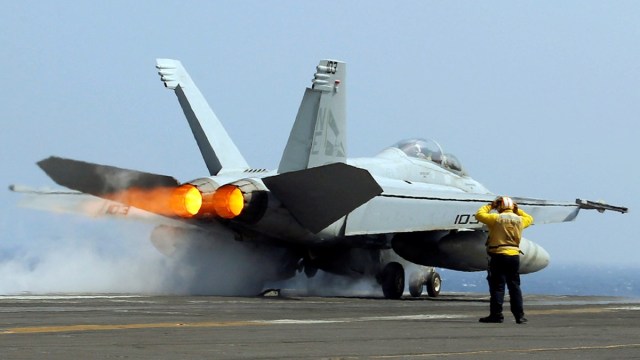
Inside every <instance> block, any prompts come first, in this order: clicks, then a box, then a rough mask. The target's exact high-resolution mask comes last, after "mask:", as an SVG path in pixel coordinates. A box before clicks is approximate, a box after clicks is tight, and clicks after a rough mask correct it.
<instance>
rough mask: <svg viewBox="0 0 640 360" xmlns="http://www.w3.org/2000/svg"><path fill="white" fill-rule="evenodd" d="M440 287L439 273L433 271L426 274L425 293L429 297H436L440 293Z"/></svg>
mask: <svg viewBox="0 0 640 360" xmlns="http://www.w3.org/2000/svg"><path fill="white" fill-rule="evenodd" d="M441 288H442V279H441V278H440V274H438V273H437V272H435V271H433V272H431V273H430V274H429V276H427V294H428V295H429V297H437V296H438V295H440V290H441Z"/></svg>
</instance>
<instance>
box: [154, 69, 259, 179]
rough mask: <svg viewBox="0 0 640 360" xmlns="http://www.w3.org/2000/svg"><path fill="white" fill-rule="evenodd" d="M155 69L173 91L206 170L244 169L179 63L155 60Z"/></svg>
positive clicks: (207, 106)
mask: <svg viewBox="0 0 640 360" xmlns="http://www.w3.org/2000/svg"><path fill="white" fill-rule="evenodd" d="M156 68H157V69H158V74H159V75H160V78H161V80H162V82H163V83H164V86H165V87H167V88H169V89H171V90H174V91H175V93H176V96H177V97H178V101H179V102H180V106H181V107H182V111H183V112H184V115H185V116H186V118H187V121H188V122H189V126H190V127H191V131H192V133H193V136H194V138H195V139H196V142H197V144H198V147H199V148H200V153H201V154H202V157H203V159H204V162H205V164H206V165H207V168H208V169H209V173H210V174H211V175H216V174H218V173H224V172H231V171H243V170H246V169H248V168H249V165H248V164H247V162H246V161H245V159H244V157H243V156H242V154H241V153H240V151H239V150H238V148H237V147H236V145H235V144H234V143H233V141H232V140H231V138H230V137H229V135H228V134H227V132H226V130H225V129H224V127H223V126H222V124H221V123H220V120H218V117H217V116H216V114H215V113H214V112H213V110H211V107H209V104H208V103H207V101H206V100H205V98H204V96H202V93H200V90H198V87H197V86H196V84H195V83H194V82H193V80H191V77H190V76H189V74H188V73H187V71H186V70H185V68H184V67H183V66H182V63H180V61H178V60H171V59H156Z"/></svg>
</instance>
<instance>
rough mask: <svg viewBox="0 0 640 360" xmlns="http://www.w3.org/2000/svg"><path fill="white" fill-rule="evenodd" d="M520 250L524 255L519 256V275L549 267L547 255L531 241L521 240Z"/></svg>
mask: <svg viewBox="0 0 640 360" xmlns="http://www.w3.org/2000/svg"><path fill="white" fill-rule="evenodd" d="M520 250H521V251H522V252H523V253H524V255H520V273H521V274H528V273H532V272H536V271H540V270H542V269H544V268H546V267H547V265H549V261H550V256H549V253H548V252H547V251H546V250H545V249H544V248H543V247H542V246H540V245H538V244H536V243H534V242H533V241H530V240H527V239H524V238H523V239H522V241H521V242H520Z"/></svg>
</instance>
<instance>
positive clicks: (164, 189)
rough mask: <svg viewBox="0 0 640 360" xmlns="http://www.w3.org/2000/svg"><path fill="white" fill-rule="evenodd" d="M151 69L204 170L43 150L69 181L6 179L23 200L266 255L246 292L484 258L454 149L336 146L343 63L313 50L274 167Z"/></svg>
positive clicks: (482, 197)
mask: <svg viewBox="0 0 640 360" xmlns="http://www.w3.org/2000/svg"><path fill="white" fill-rule="evenodd" d="M156 67H157V69H158V70H159V74H160V77H161V80H162V82H163V83H164V86H165V87H167V88H168V89H171V90H173V91H174V92H175V94H176V96H177V97H178V100H179V102H180V105H181V107H182V110H183V111H184V114H185V116H186V118H187V121H188V123H189V126H190V127H191V130H192V132H193V135H194V137H195V140H196V142H197V144H198V147H199V148H200V152H201V153H202V157H203V159H204V162H205V164H206V166H207V168H208V170H209V175H208V176H205V177H202V178H199V179H195V180H192V181H188V182H179V181H177V180H176V179H175V178H173V177H171V176H165V175H157V174H151V173H146V172H140V171H135V170H126V169H121V168H117V167H113V166H106V165H98V164H92V163H87V162H83V161H77V160H70V159H63V158H59V157H50V158H47V159H45V160H42V161H40V162H39V163H38V165H39V166H40V167H41V168H42V169H43V170H44V171H45V172H46V173H47V174H48V175H49V176H50V177H51V178H52V179H53V180H54V181H55V182H56V183H58V184H59V185H62V186H64V187H67V188H69V189H72V190H73V191H72V192H68V191H63V192H46V191H34V190H30V189H25V188H20V187H15V186H14V187H13V190H14V191H22V192H32V193H33V194H35V195H38V196H37V197H39V198H41V199H40V200H39V201H35V202H32V204H31V205H32V206H34V207H42V208H46V209H48V210H68V211H73V212H80V213H84V214H90V215H92V216H100V215H105V216H116V217H118V216H119V217H127V218H135V219H141V220H149V221H152V222H155V223H157V224H158V226H157V227H156V229H155V230H154V231H153V233H152V235H151V240H152V242H153V244H154V245H155V246H156V247H157V248H158V249H159V250H161V251H162V252H163V253H165V254H167V255H171V254H173V253H175V252H176V251H180V249H181V247H183V246H185V245H184V243H185V240H184V239H185V238H188V237H189V234H193V233H198V234H200V235H203V236H204V238H205V239H210V240H211V241H226V242H238V243H239V244H242V246H247V247H253V248H256V249H258V250H260V251H263V252H264V253H265V254H270V255H269V256H272V257H273V256H276V257H277V261H276V263H277V264H278V265H277V269H273V271H272V272H269V274H268V275H267V274H255V277H254V278H252V279H247V281H248V282H249V281H252V282H254V283H255V284H256V286H255V291H256V293H257V292H259V291H260V290H261V287H262V285H263V283H264V282H265V281H268V280H274V279H284V278H288V277H291V276H293V275H295V273H296V271H304V273H305V274H306V275H307V276H314V275H315V274H316V272H317V270H318V269H320V270H323V271H326V272H329V273H333V274H339V275H344V276H349V277H355V278H360V277H372V278H375V279H377V281H378V283H379V284H380V285H381V287H382V290H383V293H384V296H385V297H387V298H392V299H395V298H399V297H401V296H402V295H403V291H404V288H405V270H406V269H409V268H410V269H412V270H411V273H410V274H409V291H410V293H411V295H412V296H420V295H421V294H422V292H423V289H424V288H425V286H426V288H427V291H428V294H429V295H430V296H436V295H437V294H438V293H439V291H440V286H441V282H440V276H439V275H438V274H437V273H436V272H435V270H434V268H435V267H441V268H447V269H453V270H459V271H481V270H485V269H486V268H487V256H486V252H485V247H484V243H485V240H486V237H487V234H486V229H485V228H483V225H482V224H480V223H478V221H477V220H476V219H475V218H474V214H475V211H476V210H477V209H478V208H479V207H480V206H481V205H483V204H486V203H488V202H491V201H492V200H494V199H495V198H496V195H495V194H493V193H491V192H490V191H489V190H487V188H485V187H484V186H483V185H482V184H480V183H479V182H477V181H476V180H474V179H472V178H471V177H469V176H468V174H467V173H466V172H465V170H464V168H463V167H462V165H461V163H460V161H459V160H458V159H457V158H456V157H455V156H454V155H453V154H451V153H447V152H445V151H444V150H443V149H442V147H441V146H440V145H439V144H438V143H437V142H435V141H433V140H426V139H417V138H416V139H408V140H403V141H399V142H397V143H396V144H394V145H392V146H390V147H388V148H386V149H384V150H383V151H382V152H380V153H379V154H378V155H376V156H374V157H369V158H347V146H346V145H347V144H346V135H345V129H346V116H345V106H346V90H347V79H346V65H345V63H343V62H340V61H335V60H322V61H320V63H319V65H318V66H317V67H316V72H315V74H314V77H313V80H312V85H311V87H309V88H307V89H306V90H305V93H304V96H303V98H302V103H301V105H300V108H299V110H298V114H297V117H296V119H295V123H294V125H293V128H292V130H291V134H290V136H289V140H288V142H287V145H286V148H285V150H284V153H283V155H282V159H281V161H280V165H279V167H278V169H277V170H265V169H260V168H253V167H250V166H249V165H248V164H247V162H246V161H245V159H244V157H243V156H242V155H241V153H240V151H239V150H238V148H237V147H236V146H235V144H234V143H233V141H232V140H231V138H230V137H229V136H228V134H227V132H226V131H225V129H224V128H223V126H222V124H221V123H220V121H219V120H218V118H217V117H216V115H215V114H214V112H213V111H212V110H211V108H210V107H209V105H208V104H207V101H206V100H205V98H204V97H203V95H202V94H201V93H200V91H199V90H198V88H197V87H196V85H195V84H194V82H193V81H192V80H191V78H190V76H189V75H188V73H187V71H186V70H185V68H184V67H183V66H182V64H181V63H180V62H179V61H177V60H169V59H158V60H157V65H156ZM46 198H49V199H54V200H51V201H47V200H42V199H46ZM513 199H514V200H515V201H517V202H518V204H519V206H520V207H521V208H522V209H524V210H525V211H527V212H528V213H529V214H531V215H532V216H533V217H534V219H535V224H537V225H540V224H546V223H554V222H564V221H571V220H573V219H574V218H575V217H576V216H577V214H578V212H579V211H580V209H596V210H598V211H601V212H602V211H604V210H613V211H618V212H622V213H624V212H626V211H627V209H626V208H624V207H618V206H611V205H607V204H604V203H597V202H591V201H585V200H580V199H578V200H576V201H575V202H561V201H548V200H537V199H530V198H522V197H513ZM205 241H207V240H205ZM521 250H522V253H523V254H522V255H521V263H520V264H521V265H520V272H521V273H530V272H535V271H539V270H541V269H543V268H544V267H546V266H547V264H548V263H549V255H548V253H547V252H546V251H545V250H544V249H543V248H542V247H540V246H539V245H537V244H535V243H534V242H532V241H530V240H527V239H523V240H522V243H521ZM407 265H412V266H410V267H408V266H407ZM414 265H415V266H414ZM256 280H257V281H256Z"/></svg>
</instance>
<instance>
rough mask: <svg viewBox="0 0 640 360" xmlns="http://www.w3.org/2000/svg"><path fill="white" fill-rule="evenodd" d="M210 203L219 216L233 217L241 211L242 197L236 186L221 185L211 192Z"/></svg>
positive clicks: (242, 205)
mask: <svg viewBox="0 0 640 360" xmlns="http://www.w3.org/2000/svg"><path fill="white" fill-rule="evenodd" d="M211 205H212V206H213V209H214V210H215V212H216V214H217V215H218V216H220V217H221V218H224V219H233V218H234V217H236V216H238V215H240V213H241V212H242V209H243V208H244V197H243V196H242V192H241V191H240V189H238V188H237V187H236V186H234V185H223V186H221V187H219V188H218V189H217V190H216V192H215V193H214V194H213V197H212V204H211Z"/></svg>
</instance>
